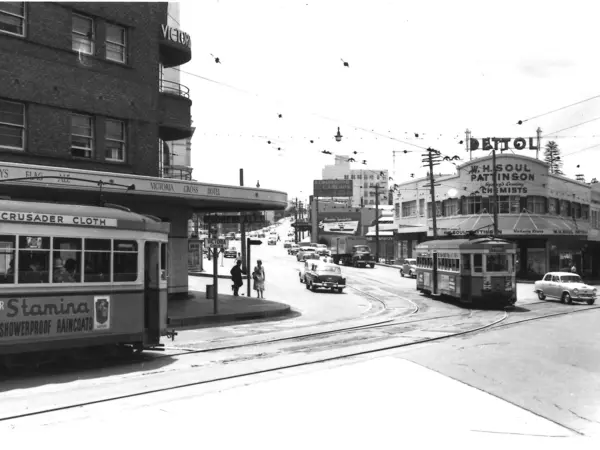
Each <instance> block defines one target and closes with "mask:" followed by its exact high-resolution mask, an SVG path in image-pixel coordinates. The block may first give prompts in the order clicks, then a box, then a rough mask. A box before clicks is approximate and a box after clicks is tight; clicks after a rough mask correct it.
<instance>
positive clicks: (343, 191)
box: [313, 180, 352, 197]
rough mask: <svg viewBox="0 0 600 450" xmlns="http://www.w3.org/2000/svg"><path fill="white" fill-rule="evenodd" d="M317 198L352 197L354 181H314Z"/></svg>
mask: <svg viewBox="0 0 600 450" xmlns="http://www.w3.org/2000/svg"><path fill="white" fill-rule="evenodd" d="M313 190H314V194H313V195H314V196H315V197H352V180H314V184H313Z"/></svg>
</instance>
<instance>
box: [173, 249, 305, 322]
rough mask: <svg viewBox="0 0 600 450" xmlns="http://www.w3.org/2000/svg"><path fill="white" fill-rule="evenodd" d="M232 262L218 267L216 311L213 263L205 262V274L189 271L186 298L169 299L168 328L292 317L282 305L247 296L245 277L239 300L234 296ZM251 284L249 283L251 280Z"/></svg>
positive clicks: (252, 293)
mask: <svg viewBox="0 0 600 450" xmlns="http://www.w3.org/2000/svg"><path fill="white" fill-rule="evenodd" d="M234 262H235V259H233V258H231V259H226V260H225V261H224V262H223V266H221V262H219V265H218V267H217V269H218V272H217V277H218V281H219V283H218V292H217V298H218V300H217V311H216V312H215V309H214V299H213V297H212V295H211V296H210V297H209V295H208V294H213V292H214V290H213V265H212V261H208V260H207V259H205V260H204V264H203V266H204V268H205V270H204V271H202V272H195V271H189V272H188V275H189V277H190V280H189V281H190V289H189V291H188V295H187V296H185V297H178V296H173V297H171V298H169V306H168V312H167V315H168V325H169V326H170V327H173V328H189V327H202V326H215V325H220V324H224V323H227V322H235V321H244V320H258V319H267V318H283V317H286V316H291V315H293V313H294V311H293V310H292V308H291V307H290V306H289V305H287V304H285V303H282V302H277V301H272V300H262V299H258V298H256V291H254V290H251V292H250V296H248V293H247V284H248V283H247V280H246V277H245V276H244V286H243V287H242V288H241V289H240V292H239V294H240V295H239V296H237V297H236V296H234V295H233V290H232V289H231V284H232V283H231V275H230V274H229V271H230V270H231V267H232V266H233V264H234ZM250 283H252V280H250Z"/></svg>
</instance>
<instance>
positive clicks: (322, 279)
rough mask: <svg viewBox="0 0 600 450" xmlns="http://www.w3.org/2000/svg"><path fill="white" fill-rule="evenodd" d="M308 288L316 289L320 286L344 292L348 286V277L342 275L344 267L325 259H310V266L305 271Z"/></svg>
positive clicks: (305, 281)
mask: <svg viewBox="0 0 600 450" xmlns="http://www.w3.org/2000/svg"><path fill="white" fill-rule="evenodd" d="M304 283H305V284H306V289H310V290H311V291H313V292H314V291H316V290H317V289H319V288H323V289H331V290H332V291H336V290H337V291H338V292H340V293H341V292H342V291H343V290H344V288H345V287H346V279H345V278H344V277H343V276H342V269H341V268H340V266H338V265H336V264H330V263H326V262H323V261H308V268H307V269H306V271H305V273H304Z"/></svg>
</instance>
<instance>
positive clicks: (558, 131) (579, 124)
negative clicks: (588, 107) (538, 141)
mask: <svg viewBox="0 0 600 450" xmlns="http://www.w3.org/2000/svg"><path fill="white" fill-rule="evenodd" d="M596 120H600V117H594V118H593V119H590V120H586V121H585V122H580V123H577V124H575V125H571V126H570V127H566V128H563V129H561V130H555V131H552V132H551V133H546V134H543V135H542V136H541V137H548V136H550V135H553V134H556V133H560V132H561V131H565V130H570V129H571V128H576V127H580V126H581V125H585V124H588V123H590V122H595V121H596Z"/></svg>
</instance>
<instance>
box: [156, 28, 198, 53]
mask: <svg viewBox="0 0 600 450" xmlns="http://www.w3.org/2000/svg"><path fill="white" fill-rule="evenodd" d="M160 27H161V30H162V36H163V38H164V39H166V40H168V41H172V42H177V43H178V44H181V45H184V46H186V47H187V48H192V38H191V37H190V35H189V34H187V33H184V32H183V31H181V30H179V29H177V28H173V27H171V26H169V25H161V26H160Z"/></svg>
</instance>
